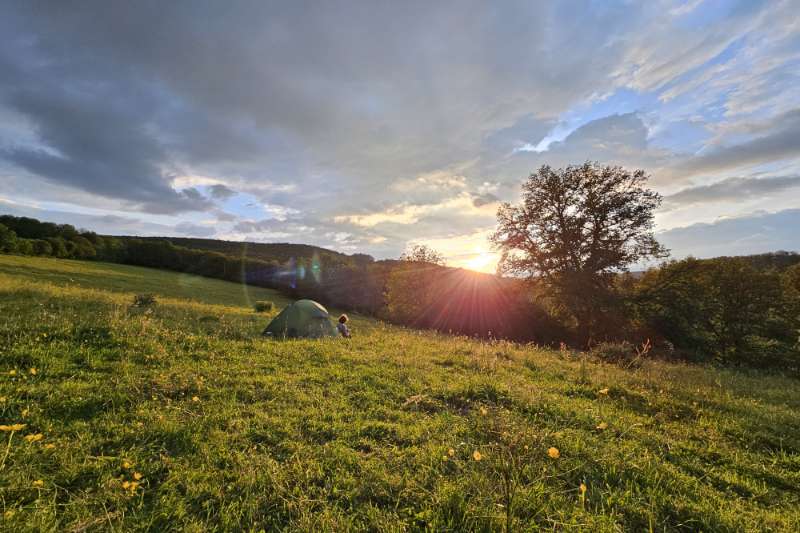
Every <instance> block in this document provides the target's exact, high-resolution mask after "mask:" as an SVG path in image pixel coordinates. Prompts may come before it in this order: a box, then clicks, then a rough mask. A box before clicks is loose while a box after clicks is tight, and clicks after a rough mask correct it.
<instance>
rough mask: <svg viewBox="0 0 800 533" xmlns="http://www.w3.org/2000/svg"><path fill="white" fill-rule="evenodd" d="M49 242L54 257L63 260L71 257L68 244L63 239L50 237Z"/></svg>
mask: <svg viewBox="0 0 800 533" xmlns="http://www.w3.org/2000/svg"><path fill="white" fill-rule="evenodd" d="M47 242H49V243H50V248H51V250H52V251H51V252H50V254H51V255H52V256H53V257H60V258H63V257H67V256H69V251H67V244H66V242H64V239H62V238H61V237H48V238H47Z"/></svg>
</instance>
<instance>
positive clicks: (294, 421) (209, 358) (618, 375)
mask: <svg viewBox="0 0 800 533" xmlns="http://www.w3.org/2000/svg"><path fill="white" fill-rule="evenodd" d="M141 292H154V293H155V294H156V298H157V299H158V303H157V304H156V305H155V306H154V307H151V308H135V307H132V306H131V305H130V304H131V302H132V300H133V296H134V294H136V293H141ZM256 298H257V299H272V300H274V301H275V302H276V303H278V304H279V305H282V304H283V303H285V300H284V299H282V298H281V296H280V295H278V294H277V293H274V292H273V291H269V290H267V289H258V288H247V287H243V286H242V285H239V284H234V283H227V282H223V281H218V280H209V279H206V278H199V277H194V276H190V275H186V274H177V273H170V272H161V271H155V270H149V269H144V268H137V267H129V266H120V265H113V264H103V263H87V262H77V261H67V260H56V259H45V258H30V257H28V258H24V257H13V256H0V312H1V313H2V315H3V317H4V320H3V321H2V323H0V350H2V354H3V357H2V362H0V371H1V372H2V377H1V378H0V402H2V403H0V424H3V425H5V428H4V433H3V435H4V437H5V438H6V442H7V445H6V446H7V450H6V452H5V455H6V456H5V458H4V459H2V466H0V469H2V475H0V494H2V499H1V500H0V501H1V502H2V506H3V507H2V509H1V511H2V512H3V513H5V518H4V521H3V522H2V523H3V525H4V529H15V530H18V529H29V530H72V531H83V530H92V529H105V528H113V529H114V530H124V531H139V530H142V531H143V530H167V529H169V530H190V531H200V530H230V529H239V528H241V527H248V526H250V525H252V527H253V529H255V530H258V529H260V528H263V529H265V530H276V529H278V530H280V529H282V530H306V531H311V530H313V531H323V530H328V531H331V530H337V531H342V530H348V529H358V530H366V529H372V530H420V529H426V528H431V529H435V530H469V529H478V530H490V529H492V530H493V529H500V528H501V527H504V526H505V524H506V523H507V521H508V523H510V525H511V526H512V528H513V529H532V528H536V527H541V528H546V529H566V528H579V529H585V530H590V531H618V530H620V529H625V530H631V531H641V530H647V529H651V530H654V531H663V530H686V531H698V530H707V531H708V530H715V531H740V530H749V531H754V530H761V531H793V530H797V529H798V527H800V511H799V510H798V509H800V507H798V505H797V504H798V491H797V487H798V484H800V474H798V472H800V387H798V382H797V381H796V380H793V379H789V378H782V377H779V376H774V375H773V376H770V375H767V374H760V373H756V372H748V373H745V372H737V371H732V370H715V369H712V368H707V367H701V366H686V365H678V364H668V363H663V362H655V361H647V362H646V363H645V364H644V365H643V366H642V367H641V368H639V369H635V370H623V369H620V368H619V367H616V366H612V365H604V364H599V363H596V362H594V361H592V360H589V359H587V358H586V356H583V355H581V354H577V353H572V352H566V351H565V352H554V351H547V350H542V349H537V348H536V347H532V346H522V345H515V344H511V343H505V342H492V343H482V342H477V341H473V340H469V339H467V338H463V337H447V336H442V335H436V334H431V333H422V332H418V331H414V330H406V329H402V328H397V327H391V326H387V325H384V324H382V323H379V322H376V321H373V320H369V319H365V318H360V317H356V318H355V320H354V321H353V322H354V323H353V328H352V329H353V332H354V338H353V339H352V340H351V341H345V340H343V339H338V340H336V341H332V340H329V341H307V340H306V341H291V342H282V343H281V342H274V341H266V340H262V339H261V338H260V337H259V336H258V333H259V331H260V330H261V328H263V326H264V324H265V323H266V322H267V320H268V318H269V317H268V316H264V315H260V314H255V313H253V312H252V311H251V310H250V308H249V307H248V303H249V302H250V301H252V300H253V299H256ZM13 424H22V425H24V428H22V429H19V430H17V431H13V432H12V431H11V430H12V429H13V427H12V426H13ZM582 487H583V488H582Z"/></svg>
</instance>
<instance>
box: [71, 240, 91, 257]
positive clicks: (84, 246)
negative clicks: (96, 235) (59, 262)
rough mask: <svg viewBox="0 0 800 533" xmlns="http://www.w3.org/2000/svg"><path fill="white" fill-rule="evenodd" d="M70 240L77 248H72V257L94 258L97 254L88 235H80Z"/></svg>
mask: <svg viewBox="0 0 800 533" xmlns="http://www.w3.org/2000/svg"><path fill="white" fill-rule="evenodd" d="M70 242H72V243H73V244H74V245H75V248H74V249H73V250H72V257H74V258H75V259H92V258H94V256H96V255H97V252H96V251H95V249H94V245H92V243H91V242H90V241H89V239H87V238H86V237H81V236H80V235H78V236H77V237H73V238H72V239H70Z"/></svg>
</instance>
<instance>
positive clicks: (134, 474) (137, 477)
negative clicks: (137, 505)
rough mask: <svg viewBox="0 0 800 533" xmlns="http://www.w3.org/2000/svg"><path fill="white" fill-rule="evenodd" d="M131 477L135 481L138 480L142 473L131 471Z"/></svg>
mask: <svg viewBox="0 0 800 533" xmlns="http://www.w3.org/2000/svg"><path fill="white" fill-rule="evenodd" d="M133 479H135V480H136V481H139V480H140V479H142V475H141V474H140V473H139V472H134V473H133Z"/></svg>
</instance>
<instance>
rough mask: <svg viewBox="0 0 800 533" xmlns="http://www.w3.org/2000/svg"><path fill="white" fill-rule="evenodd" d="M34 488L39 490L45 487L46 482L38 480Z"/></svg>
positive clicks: (34, 483)
mask: <svg viewBox="0 0 800 533" xmlns="http://www.w3.org/2000/svg"><path fill="white" fill-rule="evenodd" d="M33 486H34V487H36V488H37V489H40V488H42V487H44V481H42V480H41V479H37V480H36V481H34V482H33Z"/></svg>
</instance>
